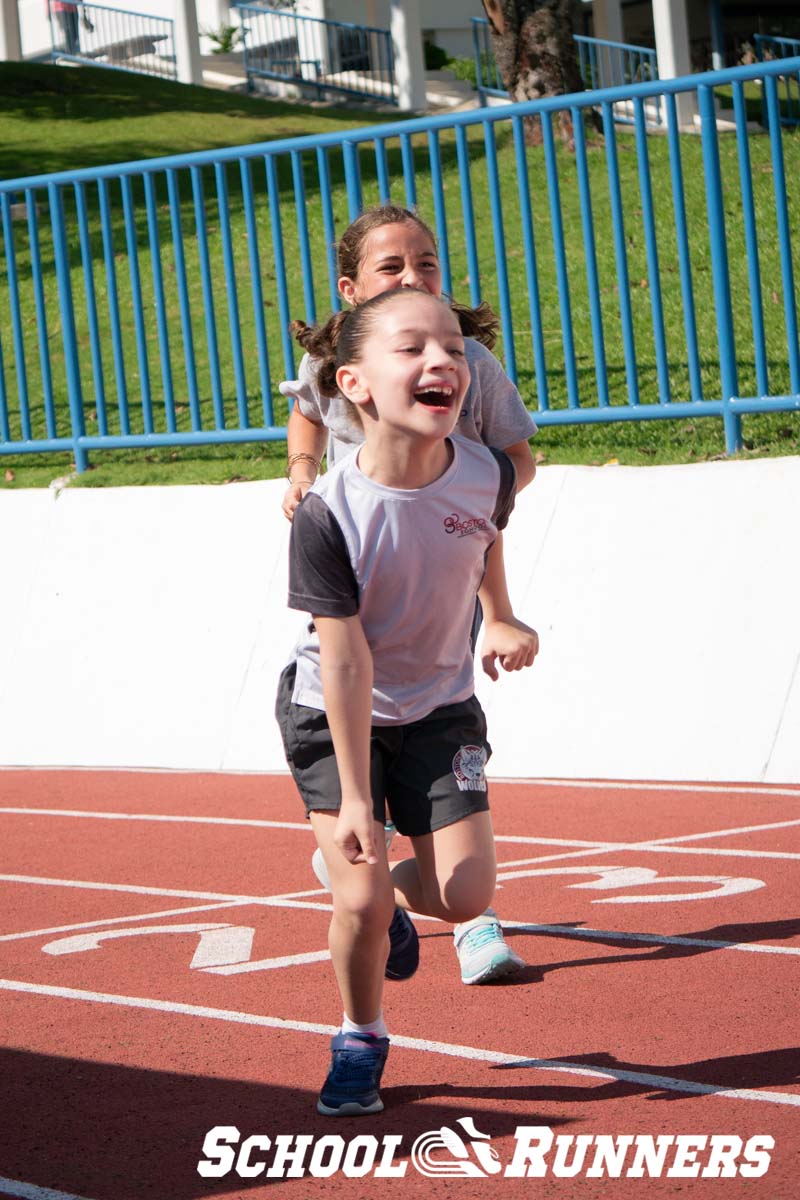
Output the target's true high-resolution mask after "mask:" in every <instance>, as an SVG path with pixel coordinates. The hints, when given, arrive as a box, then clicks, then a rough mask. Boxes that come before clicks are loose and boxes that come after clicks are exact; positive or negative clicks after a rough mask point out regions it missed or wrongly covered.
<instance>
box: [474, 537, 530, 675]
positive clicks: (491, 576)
mask: <svg viewBox="0 0 800 1200" xmlns="http://www.w3.org/2000/svg"><path fill="white" fill-rule="evenodd" d="M478 598H479V599H480V602H481V607H482V609H483V618H484V633H483V644H482V646H481V663H482V665H483V669H484V671H485V672H486V674H487V675H488V676H489V678H490V679H497V678H498V671H497V667H496V666H495V659H499V661H500V666H501V667H502V668H503V670H504V671H521V670H522V668H523V667H531V666H533V660H534V658H535V657H536V655H537V654H538V653H539V635H538V633H537V632H536V630H535V629H531V628H530V626H529V625H525V624H524V623H523V622H522V621H518V620H517V618H516V617H515V616H514V613H513V610H512V608H511V600H510V599H509V596H508V584H507V583H506V568H505V562H504V559H503V535H502V533H498V535H497V540H496V541H495V542H494V545H493V546H492V548H491V550H490V551H489V553H488V555H487V558H486V573H485V575H484V577H483V582H482V583H481V586H480V589H479V591H478Z"/></svg>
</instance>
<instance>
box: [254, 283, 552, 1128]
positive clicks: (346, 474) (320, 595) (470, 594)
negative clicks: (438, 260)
mask: <svg viewBox="0 0 800 1200" xmlns="http://www.w3.org/2000/svg"><path fill="white" fill-rule="evenodd" d="M459 321H460V322H461V326H466V328H467V332H469V331H470V322H471V317H470V315H469V313H468V312H464V313H463V314H461V316H460V318H457V317H456V315H455V314H454V312H453V310H452V309H451V308H450V306H449V305H447V304H446V303H445V302H444V301H442V300H440V299H438V298H436V297H434V296H432V295H430V294H426V293H425V292H420V291H416V290H397V289H392V290H391V291H389V292H386V293H383V294H381V295H379V296H376V297H375V298H373V299H371V300H369V301H367V302H366V303H364V304H362V305H360V306H359V307H358V308H356V309H354V310H353V311H352V312H346V313H339V314H337V315H336V316H334V317H332V318H331V319H330V321H329V322H328V323H327V325H326V326H325V327H324V328H323V329H321V330H306V331H305V334H304V335H303V336H304V340H305V344H306V346H307V348H308V349H309V351H310V352H311V353H312V354H313V355H314V357H315V359H317V360H319V370H318V380H319V386H320V389H321V390H322V392H323V394H325V395H328V396H331V395H333V394H334V393H335V392H336V391H338V392H340V393H341V394H342V395H343V396H344V397H345V398H346V400H347V402H348V403H349V404H350V405H351V406H352V407H353V410H354V412H355V413H356V414H357V419H359V420H360V421H361V423H362V427H363V431H364V444H363V446H362V447H361V449H360V450H359V451H358V452H357V453H355V454H351V455H347V456H345V457H344V458H343V459H342V460H341V462H339V463H338V464H337V465H336V466H335V467H333V468H332V469H331V470H330V471H329V472H328V473H327V474H325V475H324V476H322V478H321V479H320V480H319V481H318V482H317V483H315V485H314V487H313V488H312V489H311V490H310V492H309V493H308V495H307V496H306V497H305V499H304V501H303V503H302V504H301V505H300V506H299V507H298V508H297V510H296V512H295V514H294V520H293V524H292V533H291V541H290V574H289V604H290V606H291V607H294V608H299V609H302V610H303V611H305V612H308V613H310V616H311V620H310V622H309V623H308V626H307V628H306V630H305V633H304V635H303V636H302V637H301V639H300V641H299V643H298V645H297V647H296V649H295V654H294V658H293V661H292V662H291V663H290V665H289V666H288V667H287V668H286V670H285V671H284V672H283V674H282V676H281V683H280V688H279V694H278V702H277V708H276V713H277V716H278V720H279V723H280V725H281V732H282V734H283V739H284V745H285V748H286V755H287V760H288V762H289V766H290V768H291V770H292V773H293V775H294V778H295V781H296V783H297V786H298V789H299V791H300V793H301V795H302V797H303V800H304V802H305V806H306V810H307V813H308V815H309V816H310V819H311V823H312V826H313V829H314V833H315V835H316V838H317V842H318V845H319V848H320V850H321V853H322V856H323V857H324V861H325V864H326V867H327V871H328V875H329V877H330V884H331V891H332V895H333V917H332V920H331V926H330V934H329V945H330V951H331V959H332V962H333V967H334V971H335V974H336V979H337V983H338V987H339V992H340V995H341V1000H342V1005H343V1009H344V1016H343V1020H342V1027H341V1031H340V1033H339V1034H337V1035H336V1036H335V1037H334V1038H333V1041H332V1043H331V1050H332V1061H331V1067H330V1071H329V1073H328V1077H327V1079H326V1081H325V1084H324V1086H323V1088H322V1092H321V1094H320V1098H319V1101H318V1105H317V1107H318V1110H319V1111H320V1112H321V1113H324V1114H327V1115H330V1116H350V1115H362V1114H367V1113H375V1112H380V1111H381V1110H382V1108H383V1104H382V1101H381V1099H380V1095H379V1090H378V1089H379V1084H380V1079H381V1073H382V1071H383V1067H384V1063H385V1061H386V1056H387V1053H388V1049H389V1038H388V1031H387V1028H386V1024H385V1022H384V1018H383V1009H382V995H383V985H384V969H385V965H386V962H387V957H388V952H389V936H388V933H387V930H388V928H389V923H390V920H391V918H392V912H393V909H394V908H395V905H399V906H400V909H399V911H401V912H402V913H403V914H404V913H405V910H406V909H409V908H410V909H413V910H415V911H417V912H420V913H425V914H428V915H430V916H433V917H436V918H438V919H440V920H443V921H449V922H456V923H457V922H464V921H469V920H471V919H472V918H474V917H476V916H477V915H478V914H480V913H482V912H483V911H484V910H485V909H486V906H487V905H488V904H489V902H490V901H491V899H492V895H493V893H494V887H495V872H496V865H495V854H494V839H493V834H492V824H491V818H490V816H489V811H488V809H489V805H488V795H487V786H486V779H485V774H484V765H485V763H486V760H487V759H488V757H489V754H490V753H491V748H490V746H489V743H488V741H487V740H486V724H485V719H484V716H483V712H482V710H481V707H480V704H479V703H478V701H477V699H476V698H475V695H474V679H473V655H472V646H471V642H470V632H471V629H472V623H473V614H474V608H475V597H476V595H478V594H479V595H480V599H481V603H482V605H483V611H484V620H485V625H484V635H483V646H482V662H483V668H484V670H485V671H486V672H487V674H489V675H490V677H491V678H493V679H496V678H497V677H498V670H497V664H498V663H499V664H500V666H502V668H503V669H504V670H507V671H513V670H520V669H522V668H523V667H526V666H530V665H531V664H532V663H533V660H534V656H535V655H536V653H537V651H538V637H537V635H536V633H535V631H534V630H533V629H530V628H529V627H528V626H527V625H525V624H523V623H522V622H521V621H518V620H517V619H516V618H515V616H514V614H513V611H512V609H511V604H510V601H509V598H508V593H507V590H506V583H505V571H504V567H503V557H502V535H501V533H500V531H501V530H502V528H503V526H504V525H505V523H506V521H507V519H508V514H509V512H510V510H511V508H512V506H513V497H514V470H513V467H512V465H511V462H510V460H509V459H508V457H507V456H506V455H505V454H503V453H502V452H501V451H493V450H489V449H488V448H487V447H485V446H483V445H482V444H481V443H480V442H476V441H473V440H469V439H466V438H462V437H458V436H453V430H454V429H455V427H456V426H457V423H458V419H459V413H460V411H461V405H462V403H463V400H464V396H465V394H466V392H467V388H468V386H469V368H468V365H467V362H466V358H465V349H464V347H465V339H464V337H463V336H462V329H461V327H460V324H459ZM387 805H388V810H389V814H390V815H391V819H392V820H393V821H394V824H395V825H396V826H397V829H398V830H399V831H400V832H401V833H403V834H405V835H406V836H408V837H409V838H410V839H411V844H412V847H413V851H414V857H413V858H410V859H407V860H405V861H404V862H401V863H397V864H395V865H394V866H393V867H392V869H391V872H390V870H389V865H388V861H387V856H386V848H385V844H384V837H383V829H384V822H385V820H386V817H387ZM406 920H408V918H406ZM408 924H409V927H410V931H411V935H413V936H411V935H410V942H411V943H412V944H410V946H409V954H413V955H416V954H418V948H417V940H416V933H415V931H414V929H413V925H411V923H410V922H409V923H408Z"/></svg>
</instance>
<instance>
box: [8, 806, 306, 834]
mask: <svg viewBox="0 0 800 1200" xmlns="http://www.w3.org/2000/svg"><path fill="white" fill-rule="evenodd" d="M0 813H8V814H11V815H16V816H23V817H89V818H91V819H92V820H97V821H162V822H163V821H167V822H172V823H174V824H178V825H245V826H248V827H252V828H255V829H302V830H304V831H305V832H307V833H308V832H311V826H310V824H309V823H308V822H307V821H258V820H256V819H255V818H254V819H252V820H250V819H248V818H245V817H189V816H179V815H174V816H170V815H168V814H164V813H128V812H125V813H123V812H103V811H93V810H89V809H81V808H12V807H10V806H6V807H0Z"/></svg>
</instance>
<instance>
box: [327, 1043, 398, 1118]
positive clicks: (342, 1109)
mask: <svg viewBox="0 0 800 1200" xmlns="http://www.w3.org/2000/svg"><path fill="white" fill-rule="evenodd" d="M388 1053H389V1039H388V1037H384V1038H379V1037H373V1036H372V1034H371V1033H337V1034H336V1036H335V1037H334V1038H331V1067H330V1070H329V1071H328V1078H327V1079H326V1080H325V1083H324V1085H323V1088H322V1091H321V1092H320V1094H319V1100H318V1101H317V1112H319V1113H322V1114H323V1116H326V1117H366V1116H369V1114H370V1113H379V1112H383V1101H382V1100H381V1098H380V1096H379V1095H378V1088H379V1087H380V1082H381V1075H382V1074H383V1068H384V1064H385V1063H386V1055H387V1054H388Z"/></svg>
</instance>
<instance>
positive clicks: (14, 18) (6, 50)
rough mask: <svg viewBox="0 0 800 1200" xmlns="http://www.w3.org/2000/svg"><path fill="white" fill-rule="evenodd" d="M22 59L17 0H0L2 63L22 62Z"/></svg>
mask: <svg viewBox="0 0 800 1200" xmlns="http://www.w3.org/2000/svg"><path fill="white" fill-rule="evenodd" d="M21 59H22V39H21V37H20V32H19V8H18V7H17V0H0V62H20V61H21Z"/></svg>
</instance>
